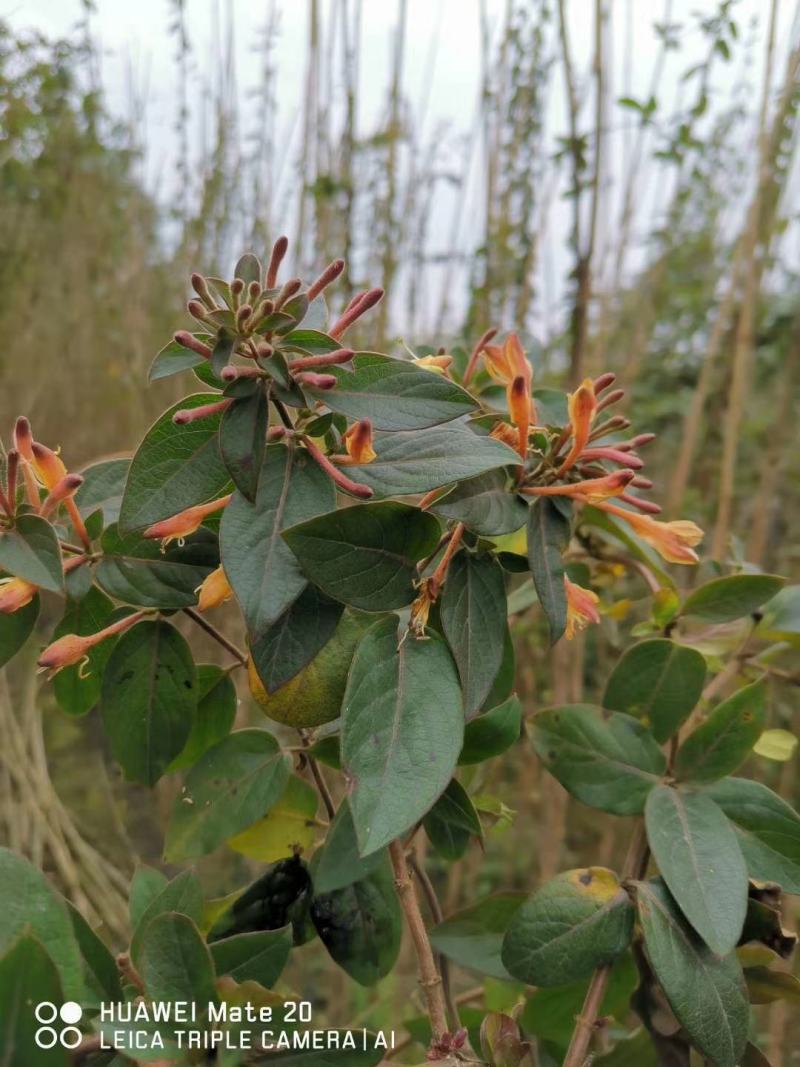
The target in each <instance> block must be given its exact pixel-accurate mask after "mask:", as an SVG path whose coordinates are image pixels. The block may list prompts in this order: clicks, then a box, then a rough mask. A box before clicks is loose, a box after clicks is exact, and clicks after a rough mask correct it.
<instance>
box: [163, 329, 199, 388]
mask: <svg viewBox="0 0 800 1067" xmlns="http://www.w3.org/2000/svg"><path fill="white" fill-rule="evenodd" d="M192 336H193V337H196V338H198V340H200V341H203V343H204V344H208V342H209V341H210V340H211V338H210V337H209V335H208V334H207V333H203V332H200V333H193V334H192ZM207 362H208V360H207V359H206V358H205V356H201V355H200V353H199V352H193V351H192V350H191V348H184V347H183V345H179V344H178V342H177V341H175V340H172V341H170V342H169V343H168V344H165V345H164V347H163V348H162V349H161V351H160V352H158V353H157V354H156V357H155V359H154V360H153V362H152V363H151V364H150V370H149V371H148V373H147V381H148V383H149V384H151V385H152V383H153V382H158V381H160V380H161V379H162V378H171V377H172V375H173V374H180V373H181V371H185V370H191V369H192V368H193V367H200V366H202V365H203V364H204V363H207Z"/></svg>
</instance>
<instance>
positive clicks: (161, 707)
mask: <svg viewBox="0 0 800 1067" xmlns="http://www.w3.org/2000/svg"><path fill="white" fill-rule="evenodd" d="M101 706H102V710H103V720H104V722H105V727H106V732H107V733H108V736H109V740H110V742H111V751H112V753H113V755H114V758H115V759H116V760H117V762H118V763H119V764H120V765H121V766H122V769H123V770H124V771H125V774H126V776H127V777H128V778H129V779H130V780H131V781H134V782H141V783H142V784H144V785H155V783H156V782H157V781H158V779H159V778H160V777H161V775H162V774H163V773H164V771H165V770H166V768H167V767H168V766H169V764H170V763H171V762H172V760H173V759H174V758H175V757H176V756H177V755H178V753H179V752H180V751H181V750H182V749H183V746H184V745H185V744H186V741H187V739H188V737H189V734H190V732H191V729H192V722H193V721H194V715H195V708H196V706H197V678H196V672H195V666H194V662H193V660H192V654H191V651H190V650H189V646H188V645H187V643H186V641H185V640H184V638H183V637H181V635H180V634H179V633H178V631H177V630H176V629H175V628H174V627H172V626H170V625H169V623H166V622H149V621H148V622H140V623H137V624H136V626H134V627H133V629H131V630H128V631H127V633H124V634H123V635H122V637H120V639H119V641H118V642H117V644H116V645H115V647H114V651H113V652H112V653H111V656H110V657H109V660H108V662H107V664H106V669H105V671H104V673H103V686H102V695H101Z"/></svg>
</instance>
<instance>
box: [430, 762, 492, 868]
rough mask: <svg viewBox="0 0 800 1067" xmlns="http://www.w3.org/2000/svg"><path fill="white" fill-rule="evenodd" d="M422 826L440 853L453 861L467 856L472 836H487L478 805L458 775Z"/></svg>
mask: <svg viewBox="0 0 800 1067" xmlns="http://www.w3.org/2000/svg"><path fill="white" fill-rule="evenodd" d="M422 825H423V826H424V827H425V833H426V834H427V835H428V838H429V840H430V843H431V844H432V845H433V847H434V848H435V850H436V851H437V852H438V853H439V855H440V856H442V857H444V859H446V860H451V861H452V860H457V859H460V858H461V857H462V856H463V855H464V853H465V852H466V851H467V848H468V846H469V842H470V838H472V837H477V838H481V837H482V836H483V831H482V829H481V821H480V819H479V818H478V813H477V811H476V810H475V805H474V804H473V803H472V801H471V800H470V798H469V793H467V791H466V790H465V789H464V787H463V785H461V783H460V782H459V781H457V780H456V779H455V778H454V779H453V780H452V781H451V782H450V784H449V785H448V787H447V789H445V791H444V792H443V793H442V795H441V796H440V797H439V799H438V800H437V801H436V803H435V804H434V805H433V807H432V808H431V810H430V811H429V812H428V814H427V815H426V816H425V818H424V819H423V820H422Z"/></svg>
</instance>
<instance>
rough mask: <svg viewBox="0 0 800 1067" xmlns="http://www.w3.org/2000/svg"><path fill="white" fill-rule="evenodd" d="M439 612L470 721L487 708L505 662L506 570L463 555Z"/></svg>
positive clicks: (454, 567) (489, 560)
mask: <svg viewBox="0 0 800 1067" xmlns="http://www.w3.org/2000/svg"><path fill="white" fill-rule="evenodd" d="M440 612H441V620H442V629H443V630H444V635H445V637H446V638H447V642H448V644H449V645H450V648H451V650H452V652H453V656H454V658H455V661H456V666H457V667H458V673H459V675H460V677H461V686H462V689H463V692H464V710H465V712H466V715H467V718H468V719H469V718H471V717H472V716H473V715H475V714H477V712H479V711H480V709H481V708H482V707H483V703H484V701H485V700H486V698H487V696H488V695H489V692H490V691H491V688H492V684H493V682H494V680H495V678H496V677H497V673H498V671H499V670H500V664H501V663H502V660H503V644H504V641H505V634H506V587H505V581H504V578H503V568H502V567H501V566H500V564H499V563H498V562H497V561H496V560H495V559H493V558H492V556H489V555H483V556H473V555H471V554H470V553H467V552H459V553H458V555H456V557H455V558H454V559H453V560H452V562H451V563H450V568H449V570H448V572H447V581H446V582H445V586H444V592H443V594H442V597H441V601H440Z"/></svg>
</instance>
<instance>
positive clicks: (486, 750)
mask: <svg viewBox="0 0 800 1067" xmlns="http://www.w3.org/2000/svg"><path fill="white" fill-rule="evenodd" d="M521 723H522V705H521V704H520V702H519V700H518V698H517V697H516V696H510V697H509V698H508V700H506V701H504V702H503V703H502V704H499V705H498V706H497V707H496V708H492V709H491V711H486V712H484V713H483V714H482V715H478V716H477V717H476V718H474V719H473V720H472V721H471V722H468V723H467V725H466V727H465V729H464V747H463V748H462V749H461V755H460V756H459V757H458V762H459V763H460V764H470V763H482V762H483V761H484V760H487V759H491V758H492V756H499V755H500V754H501V753H502V752H505V751H506V750H507V749H509V748H511V746H512V745H513V744H514V743H515V742H516V741H518V740H519V733H520V726H521Z"/></svg>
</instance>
